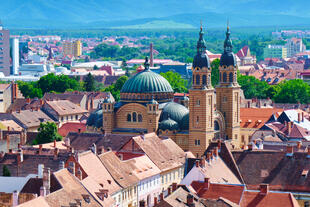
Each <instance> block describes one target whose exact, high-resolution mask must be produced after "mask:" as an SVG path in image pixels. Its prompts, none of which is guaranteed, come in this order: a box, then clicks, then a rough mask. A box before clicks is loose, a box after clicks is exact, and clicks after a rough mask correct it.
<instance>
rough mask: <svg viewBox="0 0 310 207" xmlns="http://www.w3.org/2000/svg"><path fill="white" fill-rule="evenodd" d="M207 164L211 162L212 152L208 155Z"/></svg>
mask: <svg viewBox="0 0 310 207" xmlns="http://www.w3.org/2000/svg"><path fill="white" fill-rule="evenodd" d="M207 162H208V163H210V162H211V152H208V153H207Z"/></svg>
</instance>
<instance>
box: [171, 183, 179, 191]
mask: <svg viewBox="0 0 310 207" xmlns="http://www.w3.org/2000/svg"><path fill="white" fill-rule="evenodd" d="M177 187H178V185H177V183H172V192H174V191H176V189H177Z"/></svg>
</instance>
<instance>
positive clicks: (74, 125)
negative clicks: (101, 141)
mask: <svg viewBox="0 0 310 207" xmlns="http://www.w3.org/2000/svg"><path fill="white" fill-rule="evenodd" d="M79 129H81V132H85V131H86V124H85V123H79V122H68V123H65V124H63V125H62V126H61V127H60V128H59V129H58V133H59V134H60V135H61V136H62V137H65V136H67V135H68V133H69V132H79Z"/></svg>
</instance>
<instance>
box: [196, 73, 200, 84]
mask: <svg viewBox="0 0 310 207" xmlns="http://www.w3.org/2000/svg"><path fill="white" fill-rule="evenodd" d="M199 84H200V76H199V75H196V85H199Z"/></svg>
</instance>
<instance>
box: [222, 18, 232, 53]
mask: <svg viewBox="0 0 310 207" xmlns="http://www.w3.org/2000/svg"><path fill="white" fill-rule="evenodd" d="M224 52H232V41H231V39H230V29H229V20H227V31H226V39H225V41H224Z"/></svg>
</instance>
